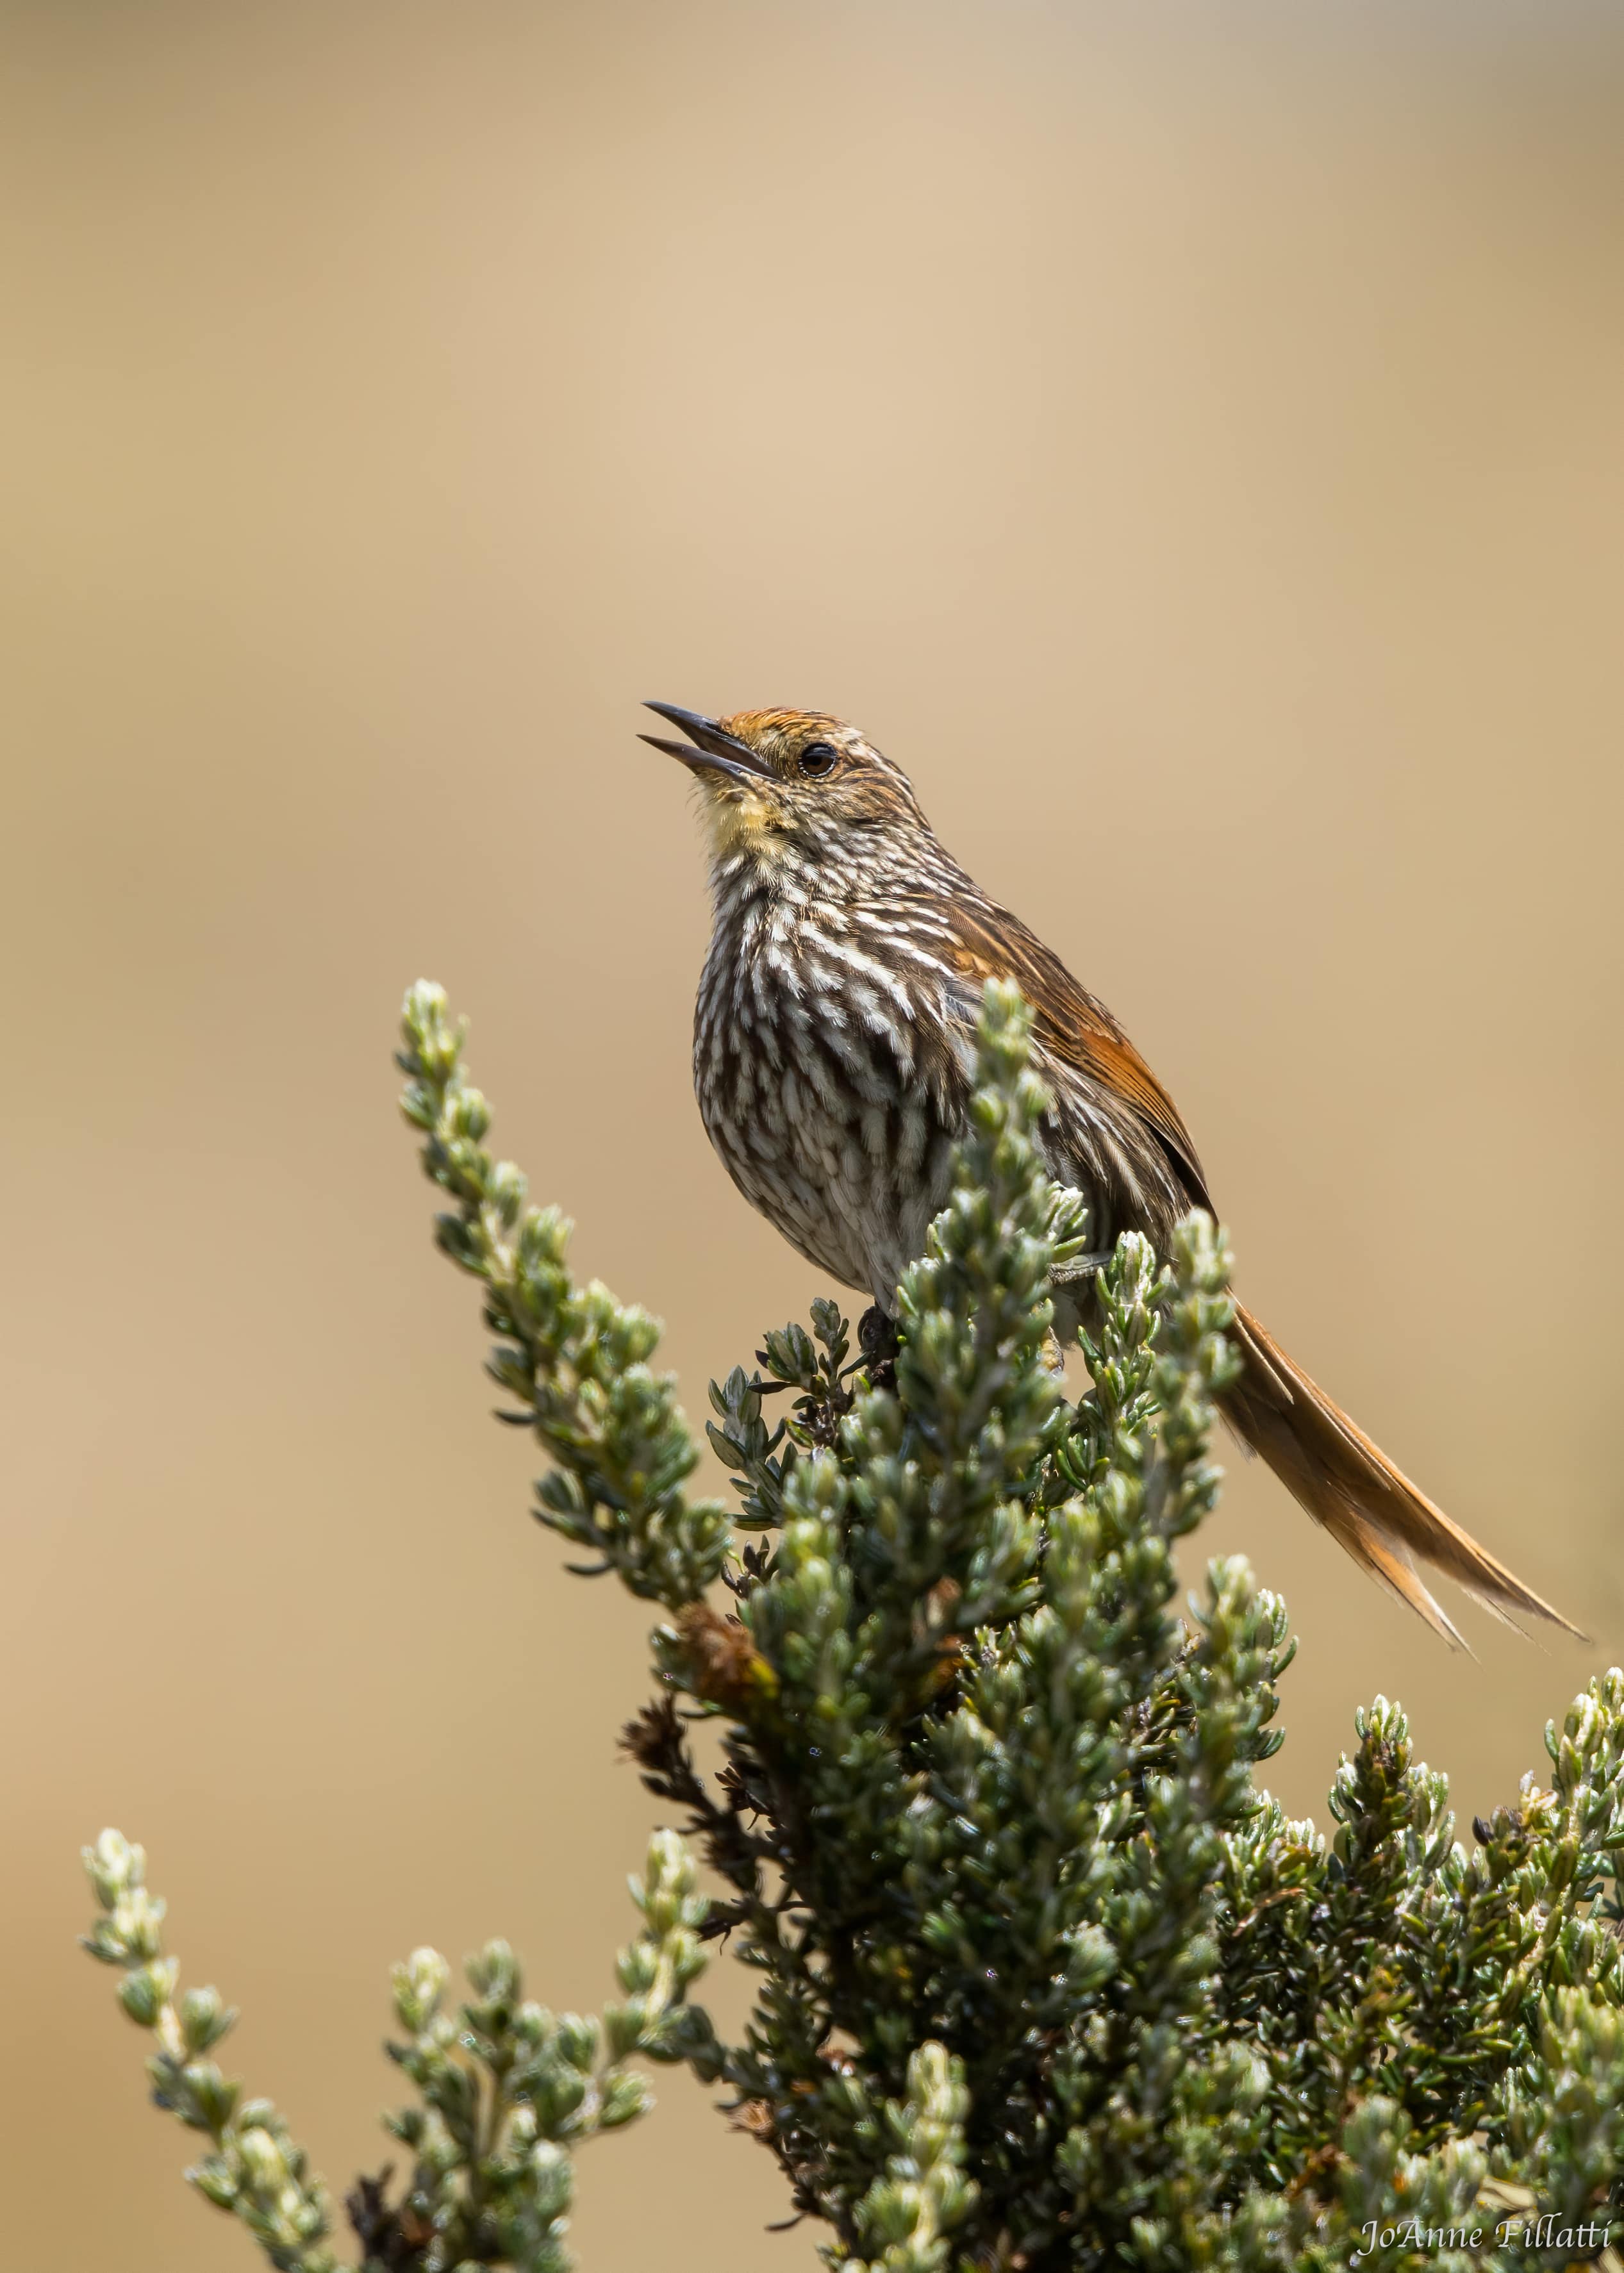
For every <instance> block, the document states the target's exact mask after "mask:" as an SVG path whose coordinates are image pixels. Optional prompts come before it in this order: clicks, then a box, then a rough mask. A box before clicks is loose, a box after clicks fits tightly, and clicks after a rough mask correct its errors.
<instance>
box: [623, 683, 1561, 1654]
mask: <svg viewBox="0 0 1624 2273" xmlns="http://www.w3.org/2000/svg"><path fill="white" fill-rule="evenodd" d="M646 708H648V709H650V710H652V711H655V712H656V713H658V716H660V717H661V718H663V719H665V721H666V722H667V723H668V724H671V725H673V726H676V727H678V728H679V729H680V731H681V734H682V735H683V737H684V739H682V740H680V741H677V740H673V739H671V738H670V737H668V736H662V735H658V734H643V735H642V736H641V737H640V739H642V740H643V741H645V742H647V743H649V744H650V746H651V747H653V748H654V749H657V750H658V751H660V752H662V753H664V754H666V755H667V756H670V757H674V758H677V759H679V760H680V761H681V762H682V763H683V764H684V765H685V766H686V767H688V769H689V771H690V772H691V774H692V776H693V777H694V780H695V783H696V784H697V785H698V789H699V792H700V795H699V802H700V806H701V811H702V814H703V820H704V823H705V826H706V830H707V834H708V836H709V840H710V846H709V849H710V856H711V869H710V886H711V941H710V946H709V949H708V950H707V953H706V956H705V960H704V965H703V971H702V972H701V976H700V981H699V992H698V999H697V1001H696V1003H695V1012H694V1085H695V1093H696V1096H697V1099H698V1102H699V1108H700V1113H701V1116H702V1118H703V1121H704V1125H705V1129H706V1132H707V1134H708V1135H709V1137H710V1139H711V1144H712V1145H713V1146H714V1147H715V1149H716V1151H717V1152H718V1155H719V1156H720V1158H721V1160H722V1163H723V1165H724V1167H726V1170H727V1172H728V1174H729V1175H730V1176H731V1177H732V1179H733V1182H734V1183H735V1185H737V1187H738V1189H739V1190H740V1191H741V1193H742V1194H743V1196H744V1197H745V1198H746V1199H747V1200H748V1201H749V1202H750V1204H751V1205H752V1206H754V1207H755V1208H756V1209H757V1210H759V1212H761V1213H762V1214H763V1215H764V1216H765V1217H766V1218H767V1219H768V1220H769V1221H770V1222H771V1223H772V1224H773V1225H775V1226H776V1227H777V1228H778V1230H779V1231H780V1232H781V1233H782V1234H784V1236H785V1237H786V1239H787V1240H788V1241H789V1242H790V1243H791V1245H792V1246H793V1247H794V1248H796V1249H798V1250H799V1252H800V1253H801V1255H803V1256H804V1257H806V1258H807V1259H808V1262H810V1263H812V1264H815V1265H816V1267H817V1269H818V1270H820V1271H822V1272H827V1273H828V1274H829V1275H830V1276H831V1277H832V1278H833V1279H837V1280H838V1281H839V1283H840V1284H841V1285H843V1286H846V1287H853V1288H857V1289H859V1290H861V1292H863V1293H866V1294H868V1295H869V1296H870V1297H871V1299H872V1301H873V1303H874V1305H875V1309H874V1311H873V1312H871V1313H870V1314H869V1317H868V1319H867V1320H865V1322H864V1323H865V1328H866V1329H868V1328H871V1327H872V1326H873V1324H875V1322H876V1319H877V1321H878V1322H879V1323H880V1324H882V1325H883V1324H886V1323H888V1322H890V1321H891V1317H892V1315H893V1313H894V1310H895V1308H896V1302H897V1291H896V1290H897V1287H898V1282H899V1280H900V1279H901V1277H902V1274H903V1272H904V1271H905V1270H906V1268H907V1266H908V1264H910V1263H911V1262H913V1261H914V1259H915V1258H916V1257H919V1256H920V1255H921V1254H923V1252H924V1250H925V1244H926V1238H927V1234H928V1232H929V1226H930V1223H931V1220H932V1219H933V1218H934V1217H935V1216H936V1213H937V1212H939V1210H940V1209H941V1207H942V1206H943V1204H944V1202H945V1200H946V1198H947V1196H948V1193H949V1191H950V1189H951V1181H952V1164H953V1153H954V1146H955V1144H956V1142H957V1140H958V1138H959V1136H960V1135H961V1134H962V1132H963V1130H964V1129H965V1126H966V1114H967V1108H968V1104H969V1098H970V1092H971V1088H972V1084H973V1081H974V1036H975V1030H976V1024H977V1020H978V1017H979V1015H980V1012H981V1002H982V997H983V994H984V990H985V987H986V985H987V982H988V981H989V979H1006V980H1012V981H1013V982H1014V984H1015V985H1016V986H1018V987H1019V991H1020V993H1021V994H1022V995H1023V997H1024V998H1025V1000H1026V1003H1027V1005H1028V1006H1029V1008H1030V1010H1031V1013H1032V1032H1031V1050H1032V1064H1033V1068H1034V1071H1035V1072H1036V1073H1037V1074H1038V1075H1039V1076H1041V1079H1042V1081H1043V1083H1044V1084H1045V1086H1046V1088H1047V1090H1048V1092H1049V1098H1050V1100H1051V1103H1050V1106H1049V1110H1048V1112H1047V1113H1046V1114H1044V1115H1043V1117H1042V1119H1041V1122H1040V1125H1039V1129H1038V1134H1037V1142H1038V1148H1039V1152H1040V1154H1041V1158H1042V1160H1043V1164H1044V1167H1045V1168H1046V1170H1047V1172H1048V1173H1049V1175H1050V1176H1051V1177H1052V1178H1053V1179H1054V1180H1055V1182H1056V1183H1058V1184H1062V1185H1065V1186H1068V1187H1070V1188H1071V1189H1075V1190H1077V1191H1079V1192H1080V1193H1081V1194H1082V1195H1083V1196H1084V1197H1086V1200H1087V1202H1088V1204H1089V1208H1090V1211H1091V1220H1092V1225H1093V1231H1092V1243H1093V1244H1094V1246H1095V1247H1097V1248H1099V1249H1102V1250H1104V1249H1109V1248H1110V1247H1111V1246H1112V1244H1113V1242H1115V1240H1116V1237H1117V1235H1118V1234H1119V1233H1121V1232H1123V1231H1137V1232H1139V1233H1142V1234H1144V1235H1145V1236H1146V1237H1147V1239H1148V1240H1149V1241H1150V1242H1151V1244H1152V1246H1153V1248H1154V1249H1155V1250H1156V1251H1157V1252H1158V1253H1160V1254H1162V1255H1165V1254H1166V1253H1167V1251H1168V1248H1169V1240H1170V1237H1171V1234H1172V1233H1173V1230H1174V1227H1175V1226H1176V1225H1177V1223H1178V1222H1179V1220H1180V1219H1182V1218H1183V1217H1184V1216H1185V1215H1186V1214H1187V1213H1188V1212H1190V1211H1191V1210H1192V1209H1205V1210H1207V1212H1209V1213H1212V1212H1214V1209H1213V1204H1212V1200H1211V1197H1210V1196H1209V1194H1208V1191H1207V1179H1206V1176H1205V1174H1203V1171H1202V1168H1201V1164H1200V1160H1199V1157H1198V1155H1197V1152H1196V1148H1195V1145H1194V1144H1193V1142H1192V1138H1191V1137H1190V1134H1189V1131H1188V1130H1187V1129H1186V1128H1185V1126H1184V1121H1183V1120H1182V1119H1181V1118H1180V1116H1179V1114H1178V1111H1177V1107H1176V1106H1175V1105H1174V1103H1173V1100H1172V1099H1171V1098H1170V1097H1169V1094H1168V1091H1166V1089H1165V1088H1164V1087H1163V1086H1162V1083H1161V1082H1160V1081H1158V1080H1157V1078H1156V1076H1155V1075H1154V1073H1153V1072H1152V1071H1151V1069H1150V1068H1149V1066H1148V1065H1147V1063H1146V1061H1145V1060H1144V1059H1143V1058H1142V1057H1141V1056H1140V1054H1139V1051H1138V1050H1137V1049H1136V1048H1135V1047H1134V1046H1133V1044H1132V1042H1131V1041H1130V1040H1129V1039H1128V1037H1127V1035H1126V1033H1125V1032H1124V1030H1123V1028H1122V1027H1121V1026H1120V1025H1119V1024H1118V1023H1117V1021H1116V1018H1115V1017H1113V1016H1112V1015H1111V1013H1110V1011H1109V1010H1108V1009H1106V1007H1105V1005H1104V1003H1103V1002H1101V1001H1100V1000H1099V999H1098V997H1097V996H1095V995H1094V994H1090V993H1089V992H1088V991H1087V989H1086V987H1084V986H1082V985H1080V984H1079V981H1078V980H1077V979H1074V978H1073V977H1072V975H1071V971H1068V970H1067V968H1066V966H1065V965H1064V963H1062V962H1061V960H1060V958H1059V956H1057V955H1056V954H1055V953H1054V952H1053V951H1052V950H1051V949H1049V947H1047V946H1046V945H1045V944H1044V943H1043V941H1041V939H1039V938H1038V937H1037V935H1036V934H1035V933H1034V932H1032V931H1031V930H1029V929H1028V928H1027V926H1026V925H1025V924H1024V923H1022V922H1021V921H1020V919H1019V917H1017V916H1014V915H1011V913H1010V912H1009V911H1008V910H1007V909H1005V908H1004V907H1002V906H1000V905H999V904H998V903H997V902H996V900H994V899H991V898H989V896H988V895H987V894H986V893H985V892H984V891H982V890H981V887H980V886H979V885H978V884H977V883H976V882H975V881H974V879H973V878H972V877H971V876H970V875H969V874H967V873H966V871H965V870H964V869H963V868H962V867H960V866H959V863H958V861H956V860H955V859H953V858H952V856H951V853H950V852H949V851H947V850H946V848H945V847H944V845H943V844H942V843H941V841H940V839H939V838H938V837H937V836H936V832H935V830H934V829H932V828H931V826H930V824H929V821H927V820H926V818H925V814H924V812H923V809H922V808H921V805H920V802H919V799H918V798H917V797H916V796H915V794H914V789H913V786H912V784H911V783H910V782H909V780H908V778H907V776H906V774H904V772H903V771H902V769H901V768H900V767H899V766H898V765H896V764H895V763H894V762H893V761H891V759H890V758H888V757H886V756H884V755H883V754H882V753H881V752H880V751H879V750H878V749H876V747H875V746H874V744H873V743H872V742H870V741H869V740H868V739H867V738H866V737H865V736H864V735H863V734H862V733H861V732H860V731H858V730H857V728H855V727H854V726H851V725H848V724H845V723H844V722H843V721H842V720H840V719H838V718H836V717H832V716H829V715H828V714H827V713H825V712H823V711H817V710H797V709H767V710H742V711H738V712H735V713H733V715H731V716H726V717H716V718H713V717H709V716H705V715H704V714H703V713H702V712H699V711H695V710H687V709H681V708H680V706H678V705H677V704H674V703H669V702H650V703H648V704H647V705H646ZM1231 1331H1232V1334H1233V1338H1234V1340H1235V1343H1236V1346H1237V1349H1238V1352H1239V1355H1240V1357H1241V1360H1242V1367H1241V1371H1240V1374H1239V1377H1238V1379H1237V1381H1236V1383H1235V1384H1234V1385H1233V1386H1232V1387H1230V1388H1229V1389H1228V1390H1227V1391H1225V1392H1223V1395H1222V1400H1221V1403H1222V1412H1223V1414H1224V1417H1225V1419H1226V1420H1227V1421H1228V1422H1229V1426H1230V1427H1231V1428H1232V1429H1233V1430H1234V1431H1235V1433H1236V1435H1237V1437H1239V1438H1240V1440H1241V1442H1242V1443H1243V1444H1244V1445H1246V1446H1247V1447H1249V1448H1250V1449H1251V1450H1252V1451H1253V1452H1257V1453H1259V1455H1260V1456H1261V1458H1262V1459H1263V1460H1264V1461H1265V1462H1266V1463H1267V1466H1268V1467H1270V1468H1271V1469H1272V1470H1273V1471H1274V1474H1275V1475H1276V1476H1277V1477H1278V1478H1279V1479H1280V1481H1281V1482H1282V1484H1283V1485H1284V1486H1285V1488H1286V1489H1287V1490H1288V1491H1289V1493H1290V1494H1291V1496H1292V1497H1293V1498H1294V1499H1296V1500H1297V1503H1298V1504H1299V1505H1300V1506H1302V1507H1303V1508H1304V1510H1305V1511H1306V1512H1307V1513H1308V1514H1309V1515H1310V1516H1311V1517H1312V1518H1313V1519H1314V1520H1315V1521H1316V1522H1317V1523H1319V1525H1321V1526H1322V1527H1324V1529H1325V1530H1327V1532H1328V1533H1329V1534H1331V1536H1332V1538H1333V1539H1335V1541H1336V1542H1337V1543H1338V1545H1339V1546H1341V1547H1342V1548H1343V1549H1345V1550H1346V1552H1347V1553H1348V1554H1349V1555H1350V1557H1352V1559H1353V1561H1354V1562H1355V1563H1356V1564H1357V1565H1358V1566H1359V1567H1360V1568H1361V1569H1362V1570H1363V1571H1365V1572H1368V1573H1369V1574H1370V1576H1371V1577H1372V1578H1373V1579H1377V1580H1378V1581H1379V1582H1380V1584H1382V1585H1383V1586H1385V1587H1387V1588H1388V1589H1389V1590H1390V1591H1391V1592H1392V1593H1393V1594H1396V1595H1397V1596H1398V1597H1399V1599H1400V1600H1401V1601H1402V1602H1406V1603H1408V1604H1409V1606H1410V1609H1413V1610H1415V1611H1417V1613H1418V1614H1419V1616H1420V1617H1422V1618H1424V1619H1425V1622H1426V1624H1428V1625H1429V1626H1431V1627H1432V1630H1433V1631H1434V1632H1436V1633H1438V1634H1439V1635H1440V1636H1441V1637H1442V1638H1443V1639H1445V1640H1446V1641H1447V1642H1448V1643H1449V1644H1450V1645H1451V1646H1455V1647H1463V1646H1464V1645H1463V1644H1462V1637H1461V1635H1460V1633H1459V1632H1458V1631H1457V1629H1456V1627H1455V1624H1454V1622H1453V1621H1452V1620H1451V1619H1450V1617H1448V1615H1447V1612H1446V1611H1445V1610H1444V1609H1443V1607H1442V1605H1441V1604H1440V1602H1438V1601H1437V1600H1436V1598H1435V1597H1434V1596H1433V1594H1432V1592H1431V1590H1430V1589H1429V1587H1427V1585H1426V1584H1425V1580H1424V1579H1423V1578H1422V1576H1421V1574H1420V1572H1419V1571H1418V1569H1417V1564H1424V1565H1427V1566H1430V1568H1431V1569H1432V1570H1434V1571H1438V1572H1443V1573H1444V1574H1445V1575H1447V1577H1448V1578H1451V1579H1455V1580H1456V1581H1457V1582H1458V1583H1459V1585H1460V1586H1461V1587H1463V1588H1464V1589H1465V1591H1466V1592H1467V1594H1470V1595H1471V1596H1473V1597H1474V1598H1475V1599H1476V1600H1477V1602H1480V1603H1482V1604H1483V1605H1484V1606H1485V1607H1486V1608H1487V1609H1491V1610H1492V1611H1493V1612H1494V1613H1496V1615H1498V1616H1500V1617H1503V1618H1505V1619H1507V1621H1508V1622H1509V1623H1511V1624H1517V1621H1518V1618H1519V1616H1520V1615H1522V1614H1526V1615H1529V1616H1531V1617H1537V1618H1542V1619H1545V1620H1548V1621H1550V1622H1551V1623H1552V1624H1555V1625H1558V1626H1560V1627H1563V1628H1565V1629H1566V1630H1567V1631H1568V1632H1570V1633H1574V1634H1577V1633H1578V1632H1579V1629H1578V1628H1577V1627H1575V1626H1573V1625H1572V1624H1569V1621H1568V1619H1567V1618H1565V1617H1563V1616H1562V1615H1561V1613H1560V1611H1559V1610H1556V1609H1553V1608H1552V1606H1551V1605H1550V1603H1548V1602H1545V1601H1543V1600H1542V1599H1541V1597H1540V1596H1539V1595H1538V1594H1535V1593H1534V1592H1533V1591H1532V1589H1531V1588H1530V1587H1527V1586H1525V1585H1524V1584H1523V1582H1522V1579H1519V1578H1517V1577H1516V1576H1515V1573H1514V1572H1511V1571H1509V1570H1507V1567H1506V1565H1505V1564H1503V1563H1501V1562H1500V1561H1498V1560H1497V1559H1496V1557H1494V1556H1492V1555H1491V1554H1490V1553H1489V1551H1488V1550H1487V1549H1486V1548H1484V1547H1481V1546H1479V1544H1478V1543H1477V1541H1476V1540H1475V1539H1473V1538H1471V1537H1470V1534H1468V1533H1466V1532H1465V1531H1463V1530H1462V1529H1461V1527H1459V1525H1457V1524H1455V1523H1454V1522H1452V1521H1451V1520H1450V1519H1449V1517H1448V1516H1447V1515H1446V1514H1445V1513H1444V1512H1443V1511H1442V1509H1441V1508H1440V1507H1437V1506H1435V1505H1434V1504H1433V1503H1432V1500H1430V1499H1429V1498H1428V1497H1426V1495H1425V1493H1424V1492H1423V1491H1421V1490H1420V1489H1419V1488H1418V1487H1417V1485H1415V1484H1414V1483H1412V1482H1410V1478H1409V1477H1408V1476H1406V1475H1405V1474H1403V1473H1402V1471H1401V1470H1400V1469H1399V1468H1398V1467H1396V1466H1395V1463H1394V1462H1393V1461H1392V1460H1390V1459H1388V1458H1387V1454H1386V1453H1385V1452H1382V1451H1381V1450H1380V1447H1379V1446H1378V1445H1377V1444H1374V1443H1373V1442H1372V1439H1371V1438H1370V1437H1367V1436H1366V1435H1365V1432H1364V1430H1363V1429H1360V1428H1359V1427H1358V1426H1357V1424H1356V1423H1355V1422H1353V1421H1351V1420H1350V1418H1349V1416H1348V1415H1347V1414H1345V1413H1344V1412H1343V1411H1342V1408H1341V1407H1340V1406H1338V1405H1337V1404H1336V1403H1335V1400H1334V1399H1332V1398H1330V1397H1329V1396H1327V1393H1326V1392H1325V1391H1324V1390H1322V1389H1321V1388H1319V1385H1318V1384H1316V1383H1315V1382H1314V1381H1312V1379H1311V1378H1310V1377H1309V1376H1308V1375H1307V1374H1306V1373H1305V1372H1304V1369H1302V1367H1301V1366H1299V1365H1298V1364H1297V1362H1296V1361H1295V1360H1294V1359H1292V1358H1290V1357H1289V1356H1288V1355H1287V1354H1286V1352H1285V1351H1284V1350H1283V1349H1282V1347H1281V1346H1280V1344H1279V1343H1278V1342H1277V1341H1276V1340H1275V1339H1274V1337H1273V1336H1272V1335H1271V1334H1270V1333H1268V1332H1267V1331H1266V1329H1265V1328H1264V1326H1263V1325H1262V1324H1261V1323H1260V1322H1259V1319H1257V1318H1256V1317H1254V1316H1253V1315H1252V1312H1251V1311H1250V1310H1249V1309H1246V1308H1245V1306H1244V1304H1243V1303H1241V1302H1238V1301H1237V1302H1236V1303H1235V1306H1234V1324H1233V1328H1232V1330H1231ZM864 1341H865V1347H867V1346H868V1341H869V1334H868V1332H865V1336H864Z"/></svg>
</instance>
